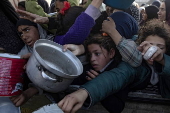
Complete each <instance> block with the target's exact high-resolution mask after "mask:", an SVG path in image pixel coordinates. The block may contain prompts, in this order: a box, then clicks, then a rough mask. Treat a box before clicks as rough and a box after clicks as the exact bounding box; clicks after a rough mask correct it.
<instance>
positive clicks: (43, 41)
mask: <svg viewBox="0 0 170 113" xmlns="http://www.w3.org/2000/svg"><path fill="white" fill-rule="evenodd" d="M41 43H44V45H46V46H51V47H53V48H56V47H57V50H58V51H60V52H61V51H63V50H62V45H59V44H58V43H55V42H53V41H50V40H47V39H39V40H37V41H36V42H35V44H34V47H33V54H34V56H35V58H36V60H37V61H38V62H39V63H40V64H41V65H42V67H43V68H45V69H46V70H48V71H50V72H52V73H54V74H56V75H57V76H61V77H64V78H75V77H77V76H79V75H80V74H82V72H83V66H82V64H81V62H80V61H79V59H78V58H77V57H76V56H75V55H74V54H73V53H72V52H71V51H69V50H67V51H65V52H64V54H65V55H67V56H69V57H71V58H73V59H72V60H74V61H73V62H74V63H76V64H75V66H76V68H77V70H78V71H77V72H78V73H77V74H76V75H70V74H67V73H64V72H62V71H60V70H56V69H54V68H53V67H51V66H49V65H48V64H46V62H45V61H44V60H43V59H42V58H41V56H40V55H39V53H38V52H37V51H36V47H37V46H39V44H41Z"/></svg>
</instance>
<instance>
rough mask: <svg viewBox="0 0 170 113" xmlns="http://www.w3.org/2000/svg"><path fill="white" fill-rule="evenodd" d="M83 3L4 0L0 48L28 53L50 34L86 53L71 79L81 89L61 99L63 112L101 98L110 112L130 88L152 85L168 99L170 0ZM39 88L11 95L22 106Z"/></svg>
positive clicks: (50, 37) (91, 0)
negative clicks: (78, 71) (14, 4)
mask: <svg viewBox="0 0 170 113" xmlns="http://www.w3.org/2000/svg"><path fill="white" fill-rule="evenodd" d="M79 2H80V1H79V0H52V1H51V4H50V7H49V6H48V3H47V2H46V1H45V0H38V1H37V0H26V1H22V2H19V3H18V9H17V10H16V11H15V10H14V8H13V7H12V5H11V4H10V2H9V1H8V0H1V1H0V5H1V7H0V15H1V16H0V18H1V19H0V25H1V30H0V34H1V38H0V40H1V43H0V45H1V46H0V47H1V48H2V49H4V51H5V52H7V53H12V54H18V55H21V56H22V57H23V58H25V57H26V56H27V58H29V56H30V55H31V53H32V52H33V51H32V48H33V46H34V43H35V42H36V41H37V40H39V39H48V40H51V41H54V42H56V43H59V44H61V45H63V47H64V49H69V50H71V51H72V52H73V53H74V54H75V55H76V56H81V55H85V57H86V63H85V64H83V67H84V68H83V73H82V74H81V75H80V76H79V77H77V78H75V79H74V80H73V82H72V83H71V85H78V86H79V88H78V90H77V91H74V92H72V93H70V94H68V95H66V96H65V97H64V98H61V99H60V100H59V101H58V106H59V107H60V108H61V109H62V110H63V111H64V112H65V113H75V112H76V111H77V110H79V109H80V108H81V107H82V106H83V107H86V108H90V107H91V106H93V105H95V104H96V103H98V102H101V104H102V105H103V107H104V108H105V109H106V110H107V111H108V112H110V113H121V112H122V111H123V109H124V107H125V101H126V99H127V96H128V93H129V92H130V91H132V90H138V89H144V88H146V87H147V86H148V85H153V86H158V89H159V93H160V95H161V96H162V98H170V82H169V81H170V72H169V70H170V63H169V62H170V9H169V7H170V0H164V1H159V0H155V1H154V2H153V3H152V4H142V5H141V6H139V5H138V4H137V3H136V2H134V0H129V1H126V2H127V3H124V1H121V0H113V2H114V3H113V4H114V5H113V4H112V5H109V4H106V8H101V7H103V5H102V4H103V2H104V3H105V1H104V0H82V3H80V4H79ZM122 3H123V4H127V5H128V4H131V5H128V6H126V5H120V4H122ZM127 7H128V8H127ZM101 9H106V10H104V11H103V10H101ZM54 12H56V13H54ZM49 13H53V15H50V14H49ZM24 44H25V45H24ZM153 47H155V48H156V51H155V52H154V53H152V54H151V51H152V48H153ZM149 52H150V53H149ZM148 53H149V54H148ZM147 55H148V56H149V58H148V59H146V58H145V59H144V58H143V57H144V56H147ZM35 76H36V75H35ZM30 84H31V83H30ZM25 85H28V84H25ZM38 93H39V94H42V93H43V91H42V89H41V88H38V87H37V86H35V85H29V87H27V88H26V89H24V91H23V93H22V94H21V95H17V96H14V97H11V98H10V99H11V101H12V102H13V103H14V105H15V106H21V105H23V104H24V103H25V102H27V101H28V100H29V99H30V98H32V97H33V96H34V95H36V94H38ZM49 94H50V93H49ZM53 96H57V95H53ZM54 98H55V97H54Z"/></svg>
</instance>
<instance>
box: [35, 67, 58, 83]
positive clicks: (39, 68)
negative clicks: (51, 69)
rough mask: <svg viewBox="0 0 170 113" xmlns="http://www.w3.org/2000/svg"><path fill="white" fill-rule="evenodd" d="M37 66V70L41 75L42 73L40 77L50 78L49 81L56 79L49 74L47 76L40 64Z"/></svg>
mask: <svg viewBox="0 0 170 113" xmlns="http://www.w3.org/2000/svg"><path fill="white" fill-rule="evenodd" d="M37 68H38V70H39V71H41V75H42V77H43V78H44V79H46V80H51V81H57V79H54V78H51V77H50V76H48V75H47V74H46V73H45V72H44V70H43V68H42V67H41V66H37Z"/></svg>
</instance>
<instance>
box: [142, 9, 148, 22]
mask: <svg viewBox="0 0 170 113" xmlns="http://www.w3.org/2000/svg"><path fill="white" fill-rule="evenodd" d="M142 20H144V21H145V20H147V14H146V12H145V11H144V12H143V13H142Z"/></svg>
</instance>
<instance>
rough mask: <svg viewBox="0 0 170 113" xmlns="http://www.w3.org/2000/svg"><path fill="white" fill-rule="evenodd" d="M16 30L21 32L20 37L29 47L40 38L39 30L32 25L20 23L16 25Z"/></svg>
mask: <svg viewBox="0 0 170 113" xmlns="http://www.w3.org/2000/svg"><path fill="white" fill-rule="evenodd" d="M18 32H19V33H20V34H21V39H22V40H23V41H24V43H25V44H26V45H28V46H30V47H33V45H34V43H35V42H36V41H37V40H38V39H39V38H40V36H39V31H38V29H37V28H36V27H34V26H28V25H21V26H19V27H18Z"/></svg>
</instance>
